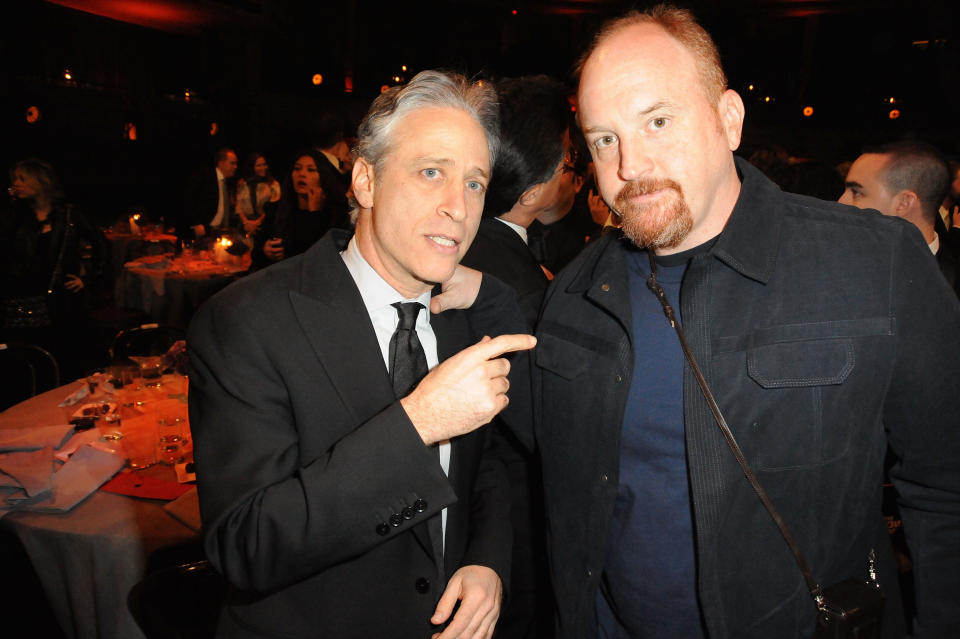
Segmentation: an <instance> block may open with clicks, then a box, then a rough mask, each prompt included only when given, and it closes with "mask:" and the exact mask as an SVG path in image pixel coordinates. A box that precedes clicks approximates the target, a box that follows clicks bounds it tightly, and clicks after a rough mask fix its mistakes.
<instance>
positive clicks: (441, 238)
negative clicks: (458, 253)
mask: <svg viewBox="0 0 960 639" xmlns="http://www.w3.org/2000/svg"><path fill="white" fill-rule="evenodd" d="M427 237H428V238H430V239H431V240H433V241H434V242H435V243H437V244H439V245H440V246H446V247H449V248H453V247H454V246H456V245H457V244H459V242H458V241H457V240H455V239H453V238H451V237H447V236H446V235H428V236H427Z"/></svg>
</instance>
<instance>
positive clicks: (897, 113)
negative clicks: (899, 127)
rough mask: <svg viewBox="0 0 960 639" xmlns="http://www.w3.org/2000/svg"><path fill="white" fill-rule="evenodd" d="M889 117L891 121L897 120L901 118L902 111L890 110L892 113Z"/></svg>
mask: <svg viewBox="0 0 960 639" xmlns="http://www.w3.org/2000/svg"><path fill="white" fill-rule="evenodd" d="M888 117H889V118H890V119H891V120H896V119H897V118H899V117H900V109H890V113H889V116H888Z"/></svg>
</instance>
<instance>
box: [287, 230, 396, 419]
mask: <svg viewBox="0 0 960 639" xmlns="http://www.w3.org/2000/svg"><path fill="white" fill-rule="evenodd" d="M342 235H343V234H341V233H337V234H333V233H328V234H327V235H326V236H325V237H324V238H323V239H321V240H320V241H319V242H317V244H315V245H314V246H313V247H311V248H310V250H308V251H307V252H306V253H305V254H304V258H305V259H304V261H303V267H302V270H301V282H300V289H299V290H293V291H291V292H290V302H291V304H292V305H293V309H294V312H295V313H296V316H297V320H298V321H299V323H300V327H301V329H302V330H303V332H304V334H305V335H306V337H307V340H308V341H309V342H310V345H311V346H312V347H313V350H314V353H315V354H316V356H317V359H318V360H319V361H320V364H321V365H322V366H323V368H324V369H325V370H326V371H327V373H328V375H329V378H330V383H331V384H333V386H334V388H335V389H336V391H337V394H338V395H339V396H340V398H341V399H342V400H343V403H344V405H345V406H347V408H348V409H349V410H350V411H351V417H352V418H354V420H355V422H356V423H357V424H359V423H362V422H364V421H366V420H367V419H369V418H370V417H372V416H373V415H374V414H376V413H377V412H379V411H380V410H382V409H383V407H385V406H387V405H388V404H390V403H391V402H392V401H393V400H394V397H393V388H392V386H391V385H390V379H389V376H388V375H387V371H386V368H385V367H384V365H383V355H382V354H381V353H380V347H379V346H378V344H377V337H376V333H375V332H374V330H373V324H372V323H371V322H370V316H369V315H368V314H367V309H366V307H365V306H364V305H363V299H362V298H361V297H360V291H359V290H357V287H356V284H355V283H354V281H353V278H352V277H351V276H350V272H349V271H348V270H347V267H346V265H345V264H344V263H343V259H342V258H341V257H340V254H339V247H338V246H337V245H336V241H335V240H336V239H337V238H339V237H340V236H342ZM357 371H363V372H364V379H363V383H362V384H358V383H357Z"/></svg>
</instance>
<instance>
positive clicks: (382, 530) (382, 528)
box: [377, 524, 390, 537]
mask: <svg viewBox="0 0 960 639" xmlns="http://www.w3.org/2000/svg"><path fill="white" fill-rule="evenodd" d="M388 532H390V526H388V525H386V524H377V534H378V535H380V536H381V537H382V536H384V535H386V534H387V533H388Z"/></svg>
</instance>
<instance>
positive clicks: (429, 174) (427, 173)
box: [421, 169, 440, 180]
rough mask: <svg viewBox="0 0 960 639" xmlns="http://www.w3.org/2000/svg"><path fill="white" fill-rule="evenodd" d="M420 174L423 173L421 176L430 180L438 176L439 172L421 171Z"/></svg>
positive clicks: (431, 170)
mask: <svg viewBox="0 0 960 639" xmlns="http://www.w3.org/2000/svg"><path fill="white" fill-rule="evenodd" d="M421 173H423V176H424V177H425V178H428V179H431V180H432V179H434V178H436V177H439V176H440V171H439V170H437V169H424V170H423V171H421Z"/></svg>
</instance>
